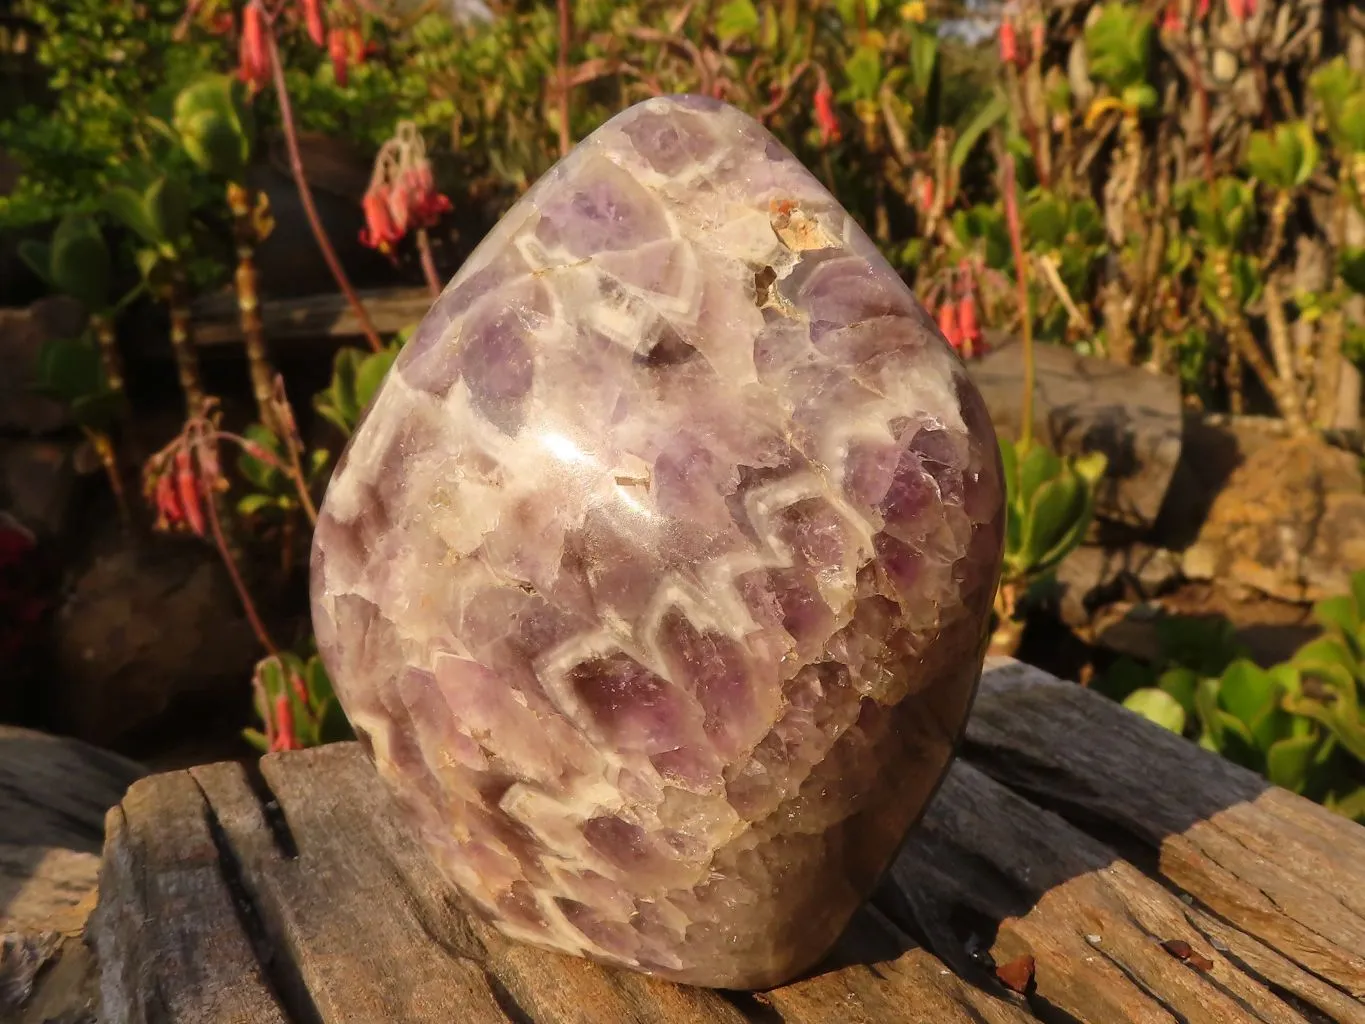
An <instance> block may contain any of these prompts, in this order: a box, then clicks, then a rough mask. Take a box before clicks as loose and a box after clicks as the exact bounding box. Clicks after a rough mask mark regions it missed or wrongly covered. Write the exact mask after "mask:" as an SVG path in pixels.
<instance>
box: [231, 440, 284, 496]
mask: <svg viewBox="0 0 1365 1024" xmlns="http://www.w3.org/2000/svg"><path fill="white" fill-rule="evenodd" d="M243 434H244V436H245V437H246V439H247V440H248V441H251V442H252V443H254V444H255V445H257V446H258V447H260V448H261V449H262V450H263V451H264V452H265V453H266V454H268V455H270V456H272V457H273V458H274V459H275V460H276V461H278V460H279V459H280V442H279V439H278V438H277V437H276V436H275V435H274V434H273V433H271V432H270V431H269V430H267V429H266V428H265V427H264V426H262V425H261V424H259V423H253V424H251V425H250V426H249V427H247V428H246V430H245V431H243ZM237 469H238V471H239V472H240V473H241V474H242V476H244V477H246V479H247V480H249V481H250V482H251V483H252V484H253V485H254V486H255V487H257V488H258V489H260V490H261V491H264V492H265V493H267V494H274V493H276V492H277V491H279V489H280V488H281V487H282V486H283V485H284V483H285V480H284V474H282V473H281V472H280V471H279V470H278V469H276V468H275V467H274V466H273V465H271V464H270V463H269V462H267V461H265V460H264V459H259V458H257V457H256V456H254V455H250V454H248V453H247V452H242V454H241V455H240V456H238V458H237Z"/></svg>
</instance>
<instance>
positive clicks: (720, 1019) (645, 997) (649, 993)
mask: <svg viewBox="0 0 1365 1024" xmlns="http://www.w3.org/2000/svg"><path fill="white" fill-rule="evenodd" d="M261 767H262V771H263V773H264V775H265V777H266V779H267V780H268V781H269V783H270V785H271V787H272V789H274V791H275V793H276V795H277V796H278V798H279V800H280V803H281V806H282V808H283V809H284V810H285V814H286V817H287V818H289V819H290V821H291V824H292V823H293V820H294V819H293V817H292V816H291V815H292V811H291V808H292V807H293V806H295V805H297V804H298V803H300V802H303V801H306V800H308V799H310V796H309V794H310V792H312V791H316V790H321V789H322V788H324V787H326V788H329V789H333V790H335V791H337V792H340V793H344V794H346V796H345V799H346V801H347V807H348V809H349V819H350V821H351V822H352V823H353V824H352V825H351V827H352V828H354V827H357V825H356V824H355V823H360V822H363V823H364V825H365V827H366V828H368V829H370V830H372V833H373V835H374V836H375V838H376V840H377V841H378V845H380V846H382V847H383V849H384V850H385V853H386V855H387V856H388V857H389V858H390V861H391V863H392V865H393V868H394V870H396V872H397V873H398V874H399V875H400V876H401V877H402V878H403V880H404V888H405V890H406V892H407V893H408V894H409V896H410V898H411V899H412V900H413V902H414V906H415V907H416V908H417V911H416V912H417V913H419V914H420V915H421V919H422V922H423V926H424V928H425V930H426V932H427V934H428V935H430V936H432V937H434V938H435V939H436V940H437V941H439V942H441V943H442V944H443V945H446V946H448V947H449V948H452V949H456V950H459V951H461V952H462V953H463V954H464V955H466V956H469V957H471V958H475V959H478V960H479V961H480V962H482V963H483V964H484V967H485V969H486V970H487V971H488V972H489V974H490V976H492V977H493V978H495V979H496V982H497V984H498V985H499V987H500V989H501V990H502V991H503V992H504V993H506V997H507V1001H509V1002H510V1003H511V1004H512V1005H514V1006H515V1007H517V1008H518V1009H519V1011H520V1012H521V1013H523V1014H524V1015H525V1017H526V1018H528V1019H530V1020H533V1021H537V1022H545V1024H551V1022H553V1024H573V1022H582V1024H596V1022H599V1021H608V1020H610V1021H617V1020H619V1021H639V1022H642V1024H710V1022H713V1021H714V1022H717V1024H727V1022H734V1024H738V1022H740V1021H742V1020H743V1016H742V1014H740V1013H739V1011H738V1010H736V1009H735V1008H734V1007H733V1006H731V1005H730V1004H729V1003H728V1002H727V1001H726V1000H725V999H724V998H723V997H722V996H720V995H719V994H718V993H715V992H709V991H706V990H703V989H692V988H680V987H678V986H676V985H670V984H668V983H666V982H662V981H659V980H657V979H654V978H647V977H644V976H643V975H638V974H632V973H629V972H626V971H617V970H612V969H610V968H606V967H601V966H599V965H597V964H592V963H589V962H587V961H586V960H581V959H578V958H575V957H567V956H559V955H556V954H553V953H545V952H542V951H540V950H537V949H532V948H531V947H529V946H524V945H521V944H518V943H514V942H510V941H508V940H507V939H505V938H503V937H502V936H501V935H500V934H499V933H498V932H496V931H495V930H494V929H492V928H490V927H488V926H486V925H484V924H483V923H481V922H479V921H477V920H475V919H472V918H470V917H467V916H466V915H465V914H464V913H463V912H462V911H461V909H460V908H459V906H458V903H457V902H456V898H455V897H454V896H453V894H452V892H451V889H450V887H449V886H448V885H447V884H446V883H445V882H444V881H443V880H442V879H441V877H440V876H439V874H438V873H437V871H436V869H435V867H434V865H433V864H432V863H431V861H430V860H429V858H428V857H427V856H426V854H425V853H424V852H423V851H422V850H421V849H420V848H419V847H418V845H417V844H416V842H415V840H414V838H413V836H412V834H411V833H410V831H409V830H408V829H407V828H406V827H405V826H404V824H403V823H402V822H401V821H400V820H398V819H397V818H396V817H395V816H394V815H393V813H392V811H391V807H390V803H391V801H390V800H389V798H388V796H387V794H386V793H385V792H384V790H383V788H382V786H381V785H380V783H379V779H378V777H377V776H376V775H375V773H374V769H373V768H372V767H371V766H370V764H369V762H368V761H367V760H366V759H365V758H364V756H363V755H362V753H361V752H360V749H359V747H358V746H356V745H355V744H349V743H348V744H337V745H334V746H331V747H327V748H322V749H318V750H312V751H308V752H306V753H302V754H291V755H288V756H280V755H276V756H270V757H266V758H265V759H263V761H262V765H261ZM300 852H301V854H302V852H303V851H302V848H301V850H300Z"/></svg>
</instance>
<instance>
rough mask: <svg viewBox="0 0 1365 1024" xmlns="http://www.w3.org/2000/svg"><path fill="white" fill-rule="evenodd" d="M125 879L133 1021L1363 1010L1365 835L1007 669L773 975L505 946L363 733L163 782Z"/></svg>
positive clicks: (118, 987)
mask: <svg viewBox="0 0 1365 1024" xmlns="http://www.w3.org/2000/svg"><path fill="white" fill-rule="evenodd" d="M100 885H101V894H100V905H99V908H98V910H97V912H96V914H95V916H94V917H93V918H92V921H91V925H90V929H89V935H90V938H91V939H92V940H93V942H94V944H95V946H96V947H97V950H98V953H99V958H100V962H101V969H102V976H103V984H102V991H103V997H104V1007H103V1011H104V1015H103V1018H102V1019H103V1020H104V1021H106V1022H108V1024H124V1022H129V1024H152V1022H155V1024H220V1022H222V1024H226V1022H229V1021H231V1022H236V1021H252V1022H256V1021H260V1022H279V1024H284V1022H299V1024H323V1022H325V1024H332V1022H343V1021H344V1022H356V1024H370V1022H373V1024H428V1022H431V1024H436V1022H440V1024H446V1022H450V1021H461V1022H466V1021H467V1022H470V1024H484V1022H499V1024H501V1022H509V1021H510V1022H515V1024H527V1022H534V1024H563V1022H581V1024H615V1022H635V1021H641V1022H651V1024H674V1022H679V1024H682V1022H686V1024H704V1022H721V1024H730V1022H735V1024H738V1022H742V1021H758V1022H763V1024H881V1022H900V1021H906V1022H923V1024H983V1022H984V1024H1024V1022H1029V1021H1045V1022H1067V1024H1070V1022H1086V1024H1122V1022H1126V1021H1135V1022H1143V1024H1147V1022H1152V1024H1157V1022H1160V1024H1185V1022H1189V1024H1233V1022H1265V1024H1290V1022H1293V1024H1319V1022H1323V1021H1339V1022H1345V1024H1365V829H1361V828H1360V827H1358V826H1356V825H1353V824H1351V823H1349V822H1347V821H1345V820H1344V819H1340V818H1337V817H1334V816H1333V815H1332V814H1330V813H1328V812H1326V811H1324V810H1322V809H1321V808H1319V807H1317V806H1315V805H1313V804H1310V803H1308V802H1306V801H1304V800H1301V799H1299V798H1298V797H1294V796H1292V795H1290V794H1288V793H1286V792H1284V791H1281V790H1276V789H1273V788H1270V787H1268V786H1267V785H1266V784H1265V783H1264V782H1263V781H1261V780H1260V779H1258V778H1256V777H1255V776H1253V775H1251V774H1249V773H1247V772H1245V771H1243V770H1241V769H1239V768H1236V767H1235V766H1232V765H1230V764H1228V763H1226V762H1224V761H1221V760H1219V759H1218V758H1216V757H1214V756H1212V755H1209V754H1207V753H1205V752H1203V751H1201V750H1200V749H1198V748H1197V747H1196V746H1195V745H1193V744H1191V743H1188V742H1186V741H1184V740H1181V739H1180V738H1178V737H1176V736H1173V735H1171V734H1169V733H1165V732H1163V731H1162V730H1160V729H1157V728H1156V727H1154V726H1151V725H1149V724H1148V723H1146V722H1144V721H1142V720H1141V719H1138V718H1137V717H1136V716H1133V715H1131V714H1129V713H1128V712H1127V711H1125V710H1123V709H1122V708H1120V707H1118V706H1116V705H1114V704H1112V703H1109V702H1107V701H1106V700H1104V699H1103V698H1101V697H1098V696H1096V695H1094V694H1092V693H1089V692H1088V691H1086V690H1083V689H1081V688H1079V687H1077V686H1075V685H1073V684H1070V683H1060V682H1057V681H1056V680H1054V679H1052V678H1051V677H1049V676H1047V675H1045V674H1044V673H1041V672H1039V671H1037V670H1035V669H1030V668H1027V667H1025V666H1022V665H1018V664H1016V663H1013V662H1009V661H999V662H995V663H993V664H992V665H991V666H990V669H989V671H988V672H987V674H986V678H985V680H984V681H983V685H982V693H981V696H980V699H979V701H978V703H977V707H976V711H975V713H974V716H973V719H972V723H971V726H970V728H969V731H968V736H967V742H966V745H965V747H964V751H963V757H962V759H961V760H960V761H959V763H958V764H957V765H956V766H955V767H954V768H953V770H952V772H951V773H950V775H949V777H948V779H947V781H946V783H945V784H944V787H943V789H942V791H941V792H940V793H939V795H938V797H937V798H936V799H935V800H934V803H933V805H932V806H931V808H930V810H929V813H928V815H927V816H926V818H925V820H924V822H923V823H922V824H921V826H920V827H919V828H917V829H916V830H915V832H914V833H913V834H912V836H911V839H910V841H909V842H908V843H907V844H906V847H905V849H904V850H903V852H902V853H901V855H900V857H899V858H898V860H897V861H896V863H895V865H894V867H893V869H892V871H891V872H890V873H889V875H888V877H887V879H886V880H885V881H884V883H883V884H882V886H881V887H880V889H879V891H878V893H877V894H876V896H875V897H874V899H873V900H872V902H871V903H870V904H869V905H868V906H867V907H865V908H864V909H863V911H861V912H860V914H859V916H858V918H857V919H856V920H855V922H854V924H853V925H852V926H851V927H850V928H849V930H848V932H847V934H846V935H845V936H844V938H843V940H842V941H841V943H840V945H839V947H838V948H837V949H836V950H835V951H834V953H833V954H832V955H831V957H830V959H829V961H828V962H827V963H826V964H825V965H824V966H823V967H821V968H820V969H819V970H818V971H816V972H814V973H813V974H812V975H811V976H810V977H807V978H805V979H802V980H799V981H796V982H794V983H792V984H789V985H786V986H783V987H781V988H778V989H775V990H772V991H769V992H761V993H718V992H712V991H706V990H699V989H689V988H681V987H677V986H674V985H669V984H666V983H663V982H659V981H655V980H653V979H650V978H646V977H642V976H639V975H634V974H630V973H627V972H622V971H616V970H611V969H607V968H603V967H599V966H596V965H594V964H590V963H587V962H585V961H580V960H576V959H572V958H567V957H562V956H556V955H553V954H548V953H543V952H539V951H537V950H534V949H531V948H528V947H525V946H520V945H516V944H513V943H510V942H508V941H506V940H504V939H503V938H501V937H500V936H499V935H498V934H496V933H495V932H493V931H491V930H490V929H488V928H487V927H485V926H483V925H481V924H479V923H478V922H477V921H475V920H473V919H471V918H470V917H468V916H466V915H465V914H464V913H463V911H462V910H461V908H460V903H459V900H458V898H457V897H456V896H455V895H454V894H453V893H452V892H451V890H450V889H449V888H448V887H447V886H446V885H445V884H444V883H443V882H442V881H441V880H440V879H439V878H438V877H437V875H436V873H435V872H434V870H433V868H432V867H431V865H430V864H429V862H428V861H427V859H426V858H425V857H424V856H423V854H422V853H421V851H420V850H419V849H418V848H417V847H416V846H415V845H414V843H413V841H412V838H411V837H410V835H409V834H408V832H407V831H406V829H405V827H404V826H403V825H402V824H401V823H400V822H399V821H398V820H396V819H395V818H394V817H393V816H392V814H391V813H390V808H389V802H388V800H387V799H386V797H385V794H384V792H383V790H382V789H381V788H380V787H379V785H378V782H377V780H376V778H375V775H374V773H373V770H372V769H371V767H370V766H369V764H368V763H367V762H366V761H365V759H364V758H363V756H362V755H361V752H360V751H359V749H358V748H357V747H356V746H354V745H352V744H342V745H337V746H333V747H329V748H324V749H320V750H314V751H309V752H303V753H290V754H282V755H271V756H268V757H266V758H264V759H263V760H262V761H261V763H260V771H259V775H257V774H256V773H254V772H250V771H249V770H248V769H247V768H244V767H242V766H239V765H212V766H208V767H204V768H196V769H191V770H189V771H184V772H175V773H170V774H166V775H161V776H157V777H154V778H150V779H146V780H144V781H142V782H139V783H137V784H136V785H134V786H133V788H132V789H131V791H130V792H129V794H128V796H127V797H126V798H125V799H124V801H123V802H122V804H121V805H120V806H119V807H117V808H115V809H114V810H113V811H111V812H110V815H109V824H108V839H107V842H106V846H105V854H104V863H103V869H102V874H101V882H100ZM1030 958H1031V959H1030ZM1030 965H1031V967H1032V969H1031V970H1030ZM1002 977H1003V978H1004V979H1006V980H1007V981H1009V982H1010V985H1006V984H1003V983H1002V980H1001V979H1002ZM1014 989H1019V990H1021V991H1014Z"/></svg>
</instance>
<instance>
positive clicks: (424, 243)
mask: <svg viewBox="0 0 1365 1024" xmlns="http://www.w3.org/2000/svg"><path fill="white" fill-rule="evenodd" d="M417 254H418V256H420V257H421V260H422V275H423V276H424V277H425V278H426V279H427V291H429V292H431V297H432V298H433V299H434V298H436V297H437V296H439V295H440V294H441V277H440V275H439V274H437V273H436V260H435V258H434V257H433V256H432V254H431V237H430V236H429V235H428V234H427V229H426V228H418V229H417Z"/></svg>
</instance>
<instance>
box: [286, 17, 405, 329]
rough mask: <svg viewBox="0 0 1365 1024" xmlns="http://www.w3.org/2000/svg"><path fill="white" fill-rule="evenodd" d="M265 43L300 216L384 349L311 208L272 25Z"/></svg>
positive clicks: (363, 322)
mask: <svg viewBox="0 0 1365 1024" xmlns="http://www.w3.org/2000/svg"><path fill="white" fill-rule="evenodd" d="M265 39H266V46H268V47H269V48H270V66H271V69H272V73H273V76H274V80H275V95H276V96H277V97H278V98H279V101H280V128H281V129H282V130H283V132H284V142H285V147H286V148H287V149H288V150H289V171H290V173H291V174H292V175H293V176H294V184H295V186H296V187H297V188H298V190H299V200H300V202H302V203H303V212H304V213H305V214H306V215H307V217H308V226H309V227H310V228H312V229H313V238H314V239H315V240H316V241H317V243H318V249H319V250H321V252H322V258H323V259H324V260H325V261H326V262H327V269H328V270H330V271H331V272H332V277H334V278H335V279H336V283H337V287H338V288H340V289H341V294H342V295H344V296H346V301H347V303H348V304H349V305H350V307H351V311H352V312H353V313H355V318H356V320H357V321H358V322H359V324H360V329H361V331H362V332H363V333H364V335H365V340H366V341H368V342H369V343H370V348H371V349H373V350H374V351H375V352H378V351H380V350H382V349H383V347H384V343H383V342H382V341H381V340H380V338H379V332H378V331H376V330H375V329H374V324H373V323H372V322H371V320H370V314H369V313H368V312H366V310H365V305H364V303H362V302H361V301H360V296H359V295H357V294H356V292H355V289H354V288H353V287H351V281H350V279H349V278H348V277H347V276H346V271H345V270H344V269H342V266H341V261H340V260H339V259H337V254H336V250H335V249H333V248H332V241H331V239H329V238H328V237H327V230H326V229H325V228H324V227H323V226H322V220H321V219H320V218H319V217H318V210H317V207H316V206H315V205H314V204H313V190H312V188H311V187H310V186H309V184H308V176H307V175H306V174H305V173H304V170H303V157H302V156H300V155H299V138H298V133H297V131H296V130H295V128H294V108H293V105H292V104H291V103H290V102H289V90H288V88H287V87H286V85H285V81H284V65H283V64H282V63H281V62H280V51H279V47H278V46H276V45H275V28H274V26H273V25H271V26H270V27H269V28H268V29H267V30H266V33H265Z"/></svg>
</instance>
